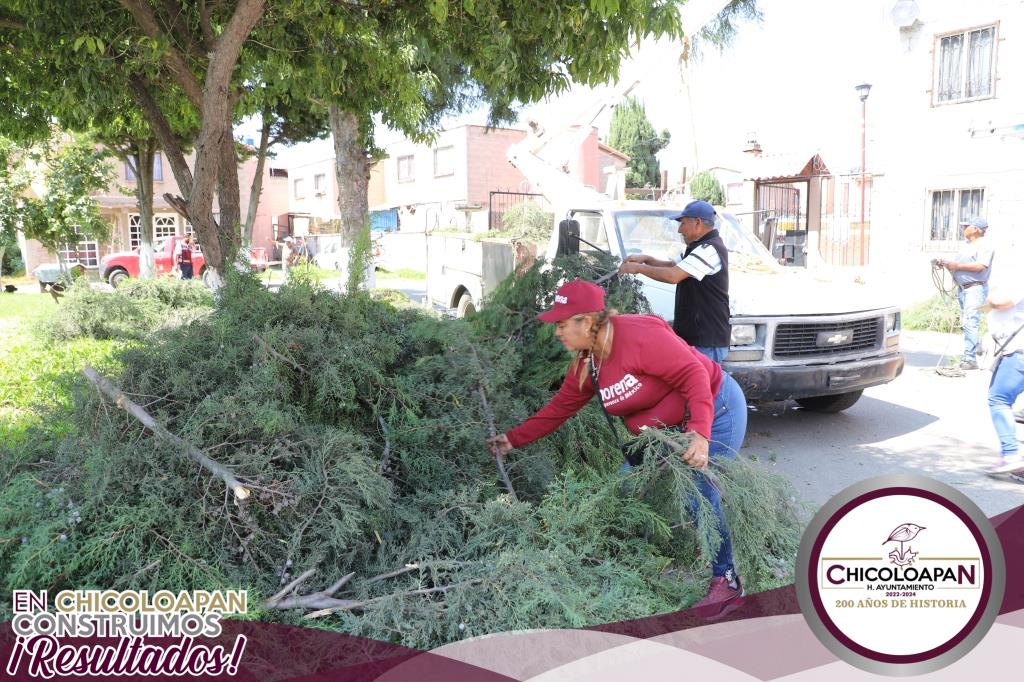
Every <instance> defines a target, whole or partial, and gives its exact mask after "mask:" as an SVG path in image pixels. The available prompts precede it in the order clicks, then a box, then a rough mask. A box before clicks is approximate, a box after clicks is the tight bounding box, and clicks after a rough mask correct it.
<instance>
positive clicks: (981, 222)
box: [960, 216, 988, 232]
mask: <svg viewBox="0 0 1024 682" xmlns="http://www.w3.org/2000/svg"><path fill="white" fill-rule="evenodd" d="M960 224H961V225H970V226H971V227H976V228H978V229H979V230H981V231H982V232H984V231H985V230H987V229H988V221H987V220H985V219H984V218H981V217H979V216H975V217H973V218H970V219H968V220H962V221H960Z"/></svg>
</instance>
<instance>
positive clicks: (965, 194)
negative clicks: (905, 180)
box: [929, 187, 985, 243]
mask: <svg viewBox="0 0 1024 682" xmlns="http://www.w3.org/2000/svg"><path fill="white" fill-rule="evenodd" d="M931 199H932V202H931V231H930V234H929V239H930V240H931V241H933V242H950V243H952V242H956V241H958V240H959V239H960V238H961V235H960V223H962V222H964V221H966V220H970V219H971V218H973V217H975V216H980V215H982V211H983V208H984V204H985V190H984V189H982V188H979V187H972V188H968V189H937V190H933V191H932V193H931Z"/></svg>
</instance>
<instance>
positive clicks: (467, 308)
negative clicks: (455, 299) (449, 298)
mask: <svg viewBox="0 0 1024 682" xmlns="http://www.w3.org/2000/svg"><path fill="white" fill-rule="evenodd" d="M475 312H476V306H475V305H473V297H472V296H470V295H469V294H463V295H462V298H460V299H459V306H458V308H457V309H456V313H455V316H456V317H458V318H459V319H462V318H463V317H467V316H469V315H472V314H473V313H475Z"/></svg>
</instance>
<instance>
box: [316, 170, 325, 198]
mask: <svg viewBox="0 0 1024 682" xmlns="http://www.w3.org/2000/svg"><path fill="white" fill-rule="evenodd" d="M326 186H327V174H326V173H317V174H316V175H314V176H313V193H314V194H316V195H317V196H318V197H322V196H323V195H324V189H325V188H326Z"/></svg>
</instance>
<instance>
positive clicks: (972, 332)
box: [956, 284, 988, 362]
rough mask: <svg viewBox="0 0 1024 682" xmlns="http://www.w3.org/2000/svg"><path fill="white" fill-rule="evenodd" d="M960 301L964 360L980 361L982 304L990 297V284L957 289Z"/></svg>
mask: <svg viewBox="0 0 1024 682" xmlns="http://www.w3.org/2000/svg"><path fill="white" fill-rule="evenodd" d="M956 296H957V300H958V301H959V302H960V324H961V325H962V326H963V330H964V355H963V357H962V358H961V360H963V361H964V362H977V361H978V345H979V343H980V341H981V306H982V305H983V304H984V303H985V299H986V298H988V284H980V285H977V286H973V287H970V288H968V289H960V290H958V291H957V294H956Z"/></svg>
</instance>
